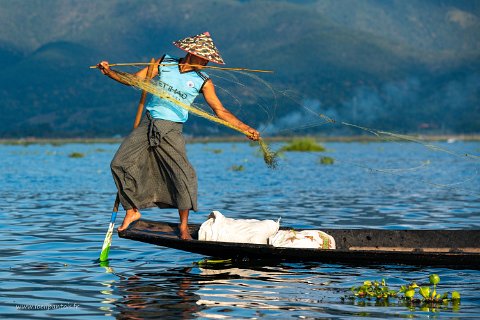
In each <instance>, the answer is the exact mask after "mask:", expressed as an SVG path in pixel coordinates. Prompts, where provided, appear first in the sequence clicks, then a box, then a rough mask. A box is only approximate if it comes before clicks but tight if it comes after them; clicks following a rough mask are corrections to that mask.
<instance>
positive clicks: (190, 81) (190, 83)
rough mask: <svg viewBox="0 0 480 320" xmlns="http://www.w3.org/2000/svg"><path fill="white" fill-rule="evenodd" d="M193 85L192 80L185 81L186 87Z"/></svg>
mask: <svg viewBox="0 0 480 320" xmlns="http://www.w3.org/2000/svg"><path fill="white" fill-rule="evenodd" d="M194 86H195V83H193V81H192V80H189V81H187V87H189V88H193V87H194Z"/></svg>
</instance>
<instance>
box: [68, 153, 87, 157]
mask: <svg viewBox="0 0 480 320" xmlns="http://www.w3.org/2000/svg"><path fill="white" fill-rule="evenodd" d="M68 157H69V158H83V157H85V155H84V154H83V153H81V152H72V153H70V154H69V155H68Z"/></svg>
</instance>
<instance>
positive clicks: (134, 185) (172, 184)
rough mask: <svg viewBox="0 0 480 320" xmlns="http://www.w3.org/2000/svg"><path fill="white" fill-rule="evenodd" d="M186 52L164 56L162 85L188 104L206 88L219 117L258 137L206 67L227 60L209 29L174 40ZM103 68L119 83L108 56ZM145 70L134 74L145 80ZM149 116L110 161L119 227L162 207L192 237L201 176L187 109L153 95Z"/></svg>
mask: <svg viewBox="0 0 480 320" xmlns="http://www.w3.org/2000/svg"><path fill="white" fill-rule="evenodd" d="M173 44H174V45H175V46H177V47H178V48H180V49H182V50H184V51H186V52H187V54H186V55H185V57H183V58H180V59H179V58H175V57H172V56H169V55H164V56H163V57H162V58H161V59H160V60H159V61H158V62H159V66H158V69H155V70H153V74H152V77H154V80H155V81H156V83H157V85H158V86H160V87H161V88H162V90H163V91H164V92H165V93H166V94H168V95H169V96H171V97H172V98H174V100H177V101H180V102H182V103H185V104H187V105H191V104H192V103H193V101H194V99H195V97H196V96H197V95H198V94H199V93H202V94H203V96H204V98H205V101H206V102H207V104H208V105H209V106H210V107H211V108H212V110H213V112H214V113H215V114H216V115H217V116H218V118H220V119H223V120H225V121H227V122H228V123H230V124H231V125H233V126H235V127H237V128H239V129H241V130H242V131H244V132H247V133H248V134H247V137H248V138H249V139H251V140H254V141H257V140H258V139H259V138H260V134H259V132H258V131H257V130H255V129H253V128H251V127H250V126H248V125H246V124H244V123H243V122H242V121H240V120H239V119H238V118H237V117H235V116H234V115H233V114H232V113H231V112H230V111H228V110H227V109H226V108H225V107H224V106H223V105H222V103H221V101H220V100H219V98H218V97H217V95H216V93H215V87H214V85H213V82H212V80H211V79H210V78H209V77H208V75H207V74H206V73H204V72H203V71H201V70H202V68H203V67H204V66H206V65H207V63H208V62H209V61H211V62H214V63H217V64H225V63H224V61H223V59H222V57H221V56H220V54H219V52H218V49H217V48H216V46H215V45H214V43H213V40H212V38H211V37H210V34H209V33H208V32H205V33H202V34H199V35H196V36H193V37H187V38H185V39H182V40H179V41H175V42H173ZM97 66H98V68H99V69H100V71H101V72H102V73H103V74H104V75H107V76H108V77H110V78H111V79H113V80H116V81H118V82H120V83H123V84H126V85H129V83H126V82H125V81H124V80H122V78H121V76H120V75H121V72H119V71H115V70H113V69H110V67H109V64H108V62H107V61H102V62H100V63H99V64H98V65H97ZM147 69H148V68H144V69H143V70H140V71H138V72H137V73H135V76H136V77H139V78H141V79H145V78H146V77H147ZM146 109H147V112H146V117H145V118H144V119H143V120H142V122H141V123H140V125H139V126H138V127H137V128H136V129H134V130H133V131H132V132H131V133H130V135H129V136H128V137H127V138H126V139H125V140H124V141H123V142H122V144H121V145H120V147H119V149H118V150H117V152H116V154H115V156H114V158H113V160H112V162H111V165H110V167H111V170H112V175H113V178H114V181H115V184H116V186H117V189H118V195H119V198H120V202H121V204H122V206H123V208H124V209H125V210H126V214H125V218H124V220H123V223H122V225H121V226H120V227H119V228H118V231H123V230H125V229H126V228H127V227H128V226H129V225H130V223H132V222H133V221H136V220H138V219H140V217H141V214H140V211H139V209H143V208H150V207H159V208H176V209H178V213H179V216H180V224H179V230H180V238H181V239H184V240H188V239H192V237H191V235H190V233H189V231H188V215H189V211H190V210H194V211H197V176H196V173H195V170H194V168H193V167H192V165H191V164H190V162H189V161H188V159H187V155H186V148H185V140H184V137H183V135H182V128H183V123H184V122H185V121H187V119H188V111H187V110H185V109H184V108H182V107H181V106H179V105H177V104H175V103H174V102H172V101H170V100H167V99H162V98H160V97H158V96H151V97H150V98H149V100H148V101H147V104H146Z"/></svg>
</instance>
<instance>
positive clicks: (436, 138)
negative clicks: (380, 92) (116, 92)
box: [0, 134, 480, 146]
mask: <svg viewBox="0 0 480 320" xmlns="http://www.w3.org/2000/svg"><path fill="white" fill-rule="evenodd" d="M401 137H406V138H407V139H404V138H401ZM401 137H394V136H388V137H377V136H374V135H368V136H367V135H362V136H320V135H318V136H316V135H309V136H283V137H267V138H265V141H267V142H269V143H272V142H292V141H293V140H297V139H314V140H315V141H316V142H319V143H322V142H384V141H405V142H408V141H409V140H408V139H411V140H418V141H432V142H456V141H480V134H465V135H464V134H460V135H455V134H452V135H401ZM123 139H124V138H35V137H28V138H16V139H15V138H9V139H1V138H0V145H25V146H27V145H31V144H51V145H54V146H55V145H64V144H75V143H78V144H96V143H106V144H119V143H121V142H122V141H123ZM186 141H187V143H210V142H212V143H213V142H248V140H246V139H245V138H244V137H241V136H221V137H215V136H212V137H189V136H186Z"/></svg>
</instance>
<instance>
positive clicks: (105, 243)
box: [100, 58, 158, 261]
mask: <svg viewBox="0 0 480 320" xmlns="http://www.w3.org/2000/svg"><path fill="white" fill-rule="evenodd" d="M155 65H158V63H157V64H156V63H155V59H153V58H152V60H151V61H150V64H149V65H148V69H147V79H151V78H152V73H153V70H154V69H155ZM146 97H147V92H146V91H145V90H142V95H141V96H140V102H139V103H138V108H137V115H136V116H135V121H134V123H133V128H134V129H135V128H137V127H138V125H139V124H140V120H141V119H142V113H143V107H144V106H145V99H146ZM119 205H120V197H119V195H118V192H117V197H116V198H115V203H114V204H113V210H112V216H111V217H110V225H109V226H108V231H107V234H106V235H105V240H104V241H103V246H102V252H101V253H100V261H107V260H108V253H109V251H110V246H111V245H112V236H113V228H114V226H115V220H116V219H117V212H118V206H119Z"/></svg>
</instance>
